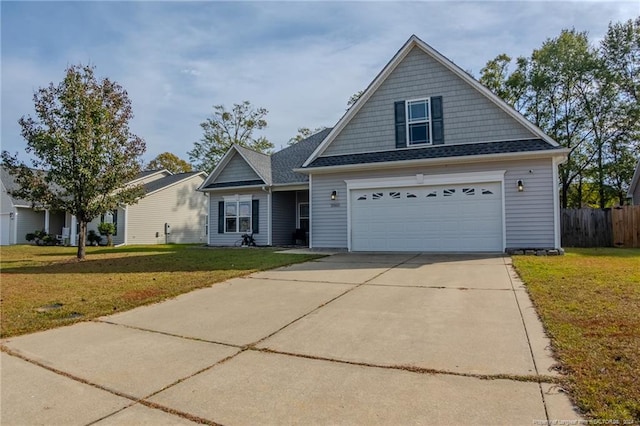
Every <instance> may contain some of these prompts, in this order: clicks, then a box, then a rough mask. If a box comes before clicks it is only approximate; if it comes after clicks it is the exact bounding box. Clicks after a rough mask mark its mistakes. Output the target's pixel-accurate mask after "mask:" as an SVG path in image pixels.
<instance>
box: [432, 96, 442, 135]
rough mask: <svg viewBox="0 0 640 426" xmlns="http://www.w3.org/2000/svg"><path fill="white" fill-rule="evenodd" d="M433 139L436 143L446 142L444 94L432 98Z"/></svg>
mask: <svg viewBox="0 0 640 426" xmlns="http://www.w3.org/2000/svg"><path fill="white" fill-rule="evenodd" d="M431 136H432V137H433V140H432V141H431V142H432V143H433V144H434V145H442V144H443V143H444V123H443V120H442V96H433V97H432V98H431Z"/></svg>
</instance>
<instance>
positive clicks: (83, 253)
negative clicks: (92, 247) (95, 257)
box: [77, 220, 87, 260]
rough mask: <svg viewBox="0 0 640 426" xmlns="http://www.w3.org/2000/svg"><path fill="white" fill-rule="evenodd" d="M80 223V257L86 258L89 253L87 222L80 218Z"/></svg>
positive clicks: (80, 258) (81, 258)
mask: <svg viewBox="0 0 640 426" xmlns="http://www.w3.org/2000/svg"><path fill="white" fill-rule="evenodd" d="M78 223H79V224H80V234H78V255H77V256H78V259H79V260H84V258H85V256H86V254H87V248H86V243H87V222H85V221H83V220H80V221H78Z"/></svg>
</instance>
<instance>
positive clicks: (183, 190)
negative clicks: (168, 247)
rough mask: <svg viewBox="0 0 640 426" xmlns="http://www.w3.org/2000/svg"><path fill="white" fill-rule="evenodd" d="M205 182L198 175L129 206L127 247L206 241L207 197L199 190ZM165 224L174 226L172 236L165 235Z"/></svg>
mask: <svg viewBox="0 0 640 426" xmlns="http://www.w3.org/2000/svg"><path fill="white" fill-rule="evenodd" d="M203 181H204V179H203V177H202V176H201V175H194V176H193V177H191V178H190V179H188V180H185V181H182V182H180V183H178V184H175V185H172V186H168V187H165V188H163V189H161V190H159V191H157V192H154V193H152V194H148V195H147V196H145V197H143V198H142V199H140V201H138V203H137V204H132V205H130V206H128V208H127V217H126V222H127V239H128V241H127V244H164V243H165V242H166V243H176V244H184V243H204V242H206V236H205V225H204V221H205V218H206V214H207V197H206V195H205V194H203V193H202V192H199V191H197V190H196V189H197V188H199V187H200V185H201V184H202V182H203ZM120 212H121V211H120ZM120 212H119V213H118V214H120ZM118 222H121V220H120V216H118ZM165 223H168V224H169V225H170V226H171V233H170V234H169V235H165ZM122 234H124V232H123V233H122ZM119 236H120V235H119Z"/></svg>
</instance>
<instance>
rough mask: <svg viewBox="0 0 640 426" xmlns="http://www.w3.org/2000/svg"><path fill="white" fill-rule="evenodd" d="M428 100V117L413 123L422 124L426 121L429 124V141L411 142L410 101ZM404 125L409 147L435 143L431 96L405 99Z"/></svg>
mask: <svg viewBox="0 0 640 426" xmlns="http://www.w3.org/2000/svg"><path fill="white" fill-rule="evenodd" d="M423 101H426V102H427V119H425V120H420V121H417V122H416V123H411V124H421V123H424V124H426V125H427V131H428V132H429V141H428V142H425V143H410V139H411V137H410V136H409V124H410V123H409V103H411V102H423ZM404 114H405V117H404V126H405V130H404V131H405V140H404V143H405V145H406V146H407V147H411V148H418V147H424V146H431V145H433V139H432V138H433V134H432V132H431V97H427V98H420V99H407V100H406V101H404Z"/></svg>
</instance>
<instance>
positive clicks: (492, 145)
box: [306, 139, 560, 169]
mask: <svg viewBox="0 0 640 426" xmlns="http://www.w3.org/2000/svg"><path fill="white" fill-rule="evenodd" d="M552 149H560V147H554V146H552V145H550V144H549V143H548V142H545V141H543V140H542V139H526V140H517V141H501V142H484V143H473V144H459V145H440V146H431V147H425V148H416V149H399V150H393V151H381V152H366V153H362V154H346V155H336V156H330V157H319V158H316V159H315V160H314V161H313V162H312V163H311V164H309V165H308V166H307V167H306V168H308V169H312V168H314V167H329V166H346V165H353V164H367V163H384V162H389V161H408V160H424V159H431V158H447V157H463V156H474V155H487V154H507V153H516V152H532V151H546V150H552Z"/></svg>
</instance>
